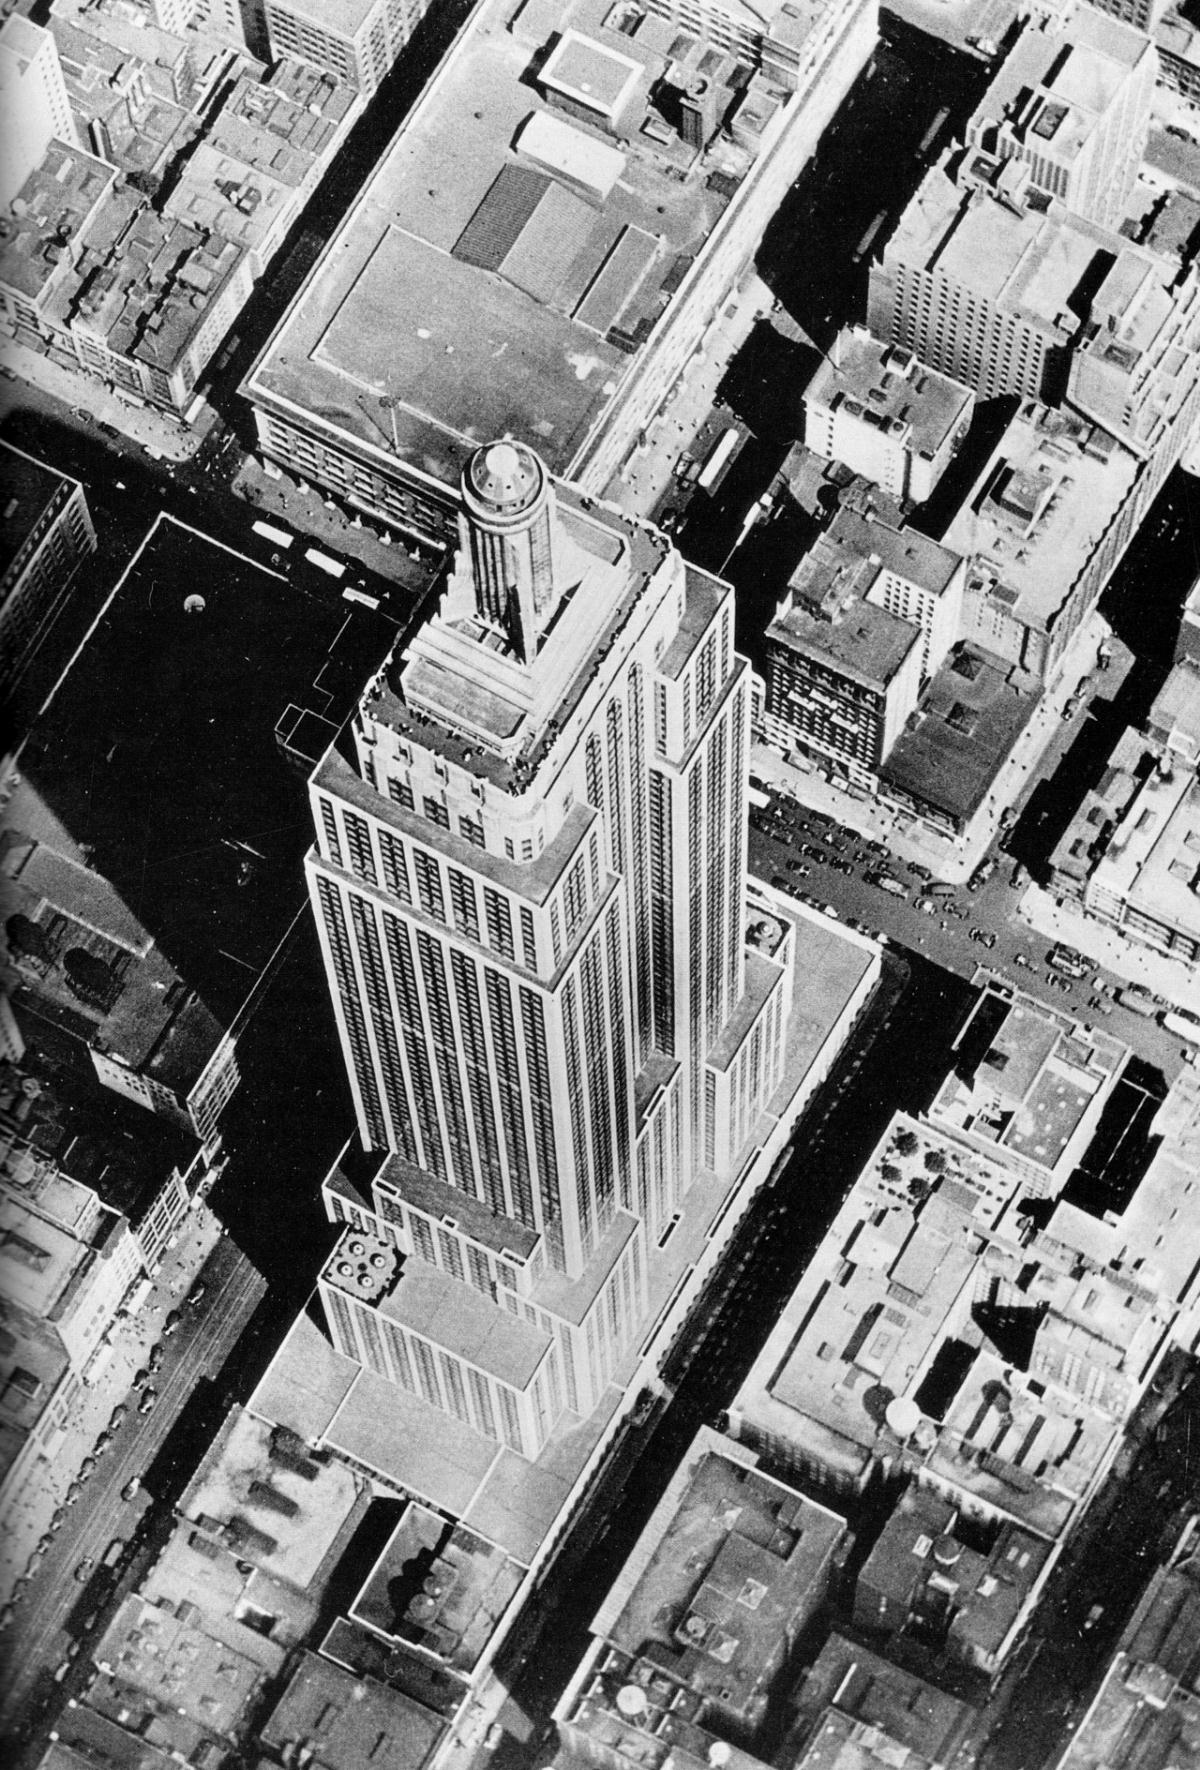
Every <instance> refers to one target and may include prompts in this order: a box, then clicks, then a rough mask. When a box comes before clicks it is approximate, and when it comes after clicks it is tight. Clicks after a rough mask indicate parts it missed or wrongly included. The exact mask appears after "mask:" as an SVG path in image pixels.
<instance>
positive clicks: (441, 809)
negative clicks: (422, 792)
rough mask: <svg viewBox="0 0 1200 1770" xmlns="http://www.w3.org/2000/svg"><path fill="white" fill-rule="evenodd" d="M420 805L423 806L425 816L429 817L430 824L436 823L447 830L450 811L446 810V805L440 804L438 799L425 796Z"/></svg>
mask: <svg viewBox="0 0 1200 1770" xmlns="http://www.w3.org/2000/svg"><path fill="white" fill-rule="evenodd" d="M422 805H423V807H424V811H425V816H426V817H427V818H428V819H429V821H430V823H431V824H437V825H438V826H439V827H440V828H441V829H443V830H448V829H449V828H450V813H449V812H448V811H447V810H446V807H445V806H444V805H443V804H442V802H441V800H440V799H430V798H425V799H424V800H423V801H422Z"/></svg>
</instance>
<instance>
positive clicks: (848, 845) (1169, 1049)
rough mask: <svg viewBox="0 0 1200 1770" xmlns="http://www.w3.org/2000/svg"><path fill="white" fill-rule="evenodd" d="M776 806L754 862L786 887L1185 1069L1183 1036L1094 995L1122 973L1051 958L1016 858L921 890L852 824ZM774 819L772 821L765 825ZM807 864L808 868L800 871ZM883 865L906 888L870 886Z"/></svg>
mask: <svg viewBox="0 0 1200 1770" xmlns="http://www.w3.org/2000/svg"><path fill="white" fill-rule="evenodd" d="M775 804H776V806H777V808H778V812H777V816H776V817H774V818H773V819H771V818H770V814H769V813H755V814H754V816H753V817H752V819H751V827H750V863H751V866H752V868H753V869H754V870H755V871H757V872H758V873H760V874H761V875H762V877H764V878H767V879H770V880H771V881H772V883H774V884H775V885H776V886H778V888H779V889H780V890H784V891H787V892H789V893H791V894H792V895H794V896H796V897H800V898H801V899H803V900H804V901H807V902H810V903H815V904H819V905H821V906H822V907H826V906H830V907H832V908H833V909H834V910H835V911H836V913H837V915H838V916H839V917H840V918H841V919H842V920H843V921H846V922H848V923H850V924H851V925H852V926H859V927H863V928H865V929H866V930H867V931H868V932H869V933H872V934H882V935H884V936H885V937H886V938H887V939H888V940H889V941H890V942H892V943H893V944H894V945H895V946H897V947H900V948H906V949H908V950H909V951H914V952H919V953H920V954H922V956H924V957H927V958H929V959H931V960H932V961H933V962H934V963H935V964H937V965H940V966H942V967H944V968H945V969H946V970H947V971H951V972H954V973H955V974H956V975H958V976H959V977H962V978H968V979H969V978H974V977H975V976H976V975H977V974H979V973H986V972H994V973H997V974H998V975H1001V976H1003V977H1004V978H1006V980H1007V981H1008V982H1009V983H1012V984H1014V985H1015V986H1016V987H1017V988H1019V989H1024V990H1028V991H1029V993H1030V994H1032V995H1034V996H1038V997H1040V998H1041V999H1042V1000H1043V1001H1045V1002H1046V1003H1047V1005H1048V1006H1049V1007H1051V1008H1056V1009H1060V1010H1064V1011H1066V1012H1067V1013H1070V1014H1073V1015H1075V1016H1076V1018H1077V1019H1079V1020H1081V1021H1083V1022H1084V1023H1088V1022H1091V1023H1093V1024H1103V1026H1104V1028H1105V1030H1106V1031H1107V1032H1111V1033H1112V1034H1113V1036H1114V1037H1116V1038H1119V1039H1123V1040H1125V1041H1126V1042H1127V1043H1128V1044H1130V1045H1131V1046H1132V1047H1133V1049H1134V1050H1135V1051H1137V1052H1138V1053H1139V1055H1141V1056H1143V1057H1145V1058H1146V1059H1148V1060H1149V1061H1150V1062H1151V1063H1153V1064H1154V1065H1155V1066H1156V1067H1157V1068H1159V1069H1161V1070H1162V1072H1163V1074H1164V1075H1165V1076H1167V1077H1168V1079H1169V1078H1171V1077H1173V1076H1175V1075H1177V1074H1178V1072H1179V1068H1180V1065H1181V1061H1182V1047H1181V1045H1180V1042H1179V1040H1178V1038H1175V1037H1173V1036H1172V1035H1171V1034H1170V1033H1168V1032H1166V1031H1165V1030H1164V1029H1163V1028H1162V1027H1161V1026H1159V1025H1158V1024H1157V1022H1155V1021H1153V1020H1150V1019H1147V1018H1146V1017H1145V1016H1143V1015H1138V1014H1135V1013H1133V1012H1131V1011H1130V1010H1129V1009H1127V1008H1123V1007H1121V1006H1120V1004H1118V1003H1114V1001H1113V1000H1112V998H1111V997H1110V996H1098V995H1097V993H1096V990H1095V987H1094V984H1095V983H1103V984H1105V985H1106V986H1108V987H1109V988H1113V989H1115V988H1117V987H1119V986H1120V985H1121V984H1122V983H1123V981H1124V979H1122V978H1121V977H1119V976H1117V975H1115V974H1112V973H1106V972H1103V971H1097V973H1096V975H1095V978H1094V980H1093V981H1092V982H1080V981H1073V980H1072V979H1071V978H1069V977H1065V976H1062V975H1061V974H1060V973H1058V972H1056V971H1054V970H1053V969H1052V968H1051V967H1050V966H1048V965H1047V964H1046V963H1045V960H1046V955H1047V953H1048V952H1049V950H1050V945H1051V943H1050V942H1048V941H1047V940H1045V939H1044V938H1041V937H1039V936H1038V935H1037V934H1035V933H1034V932H1033V930H1032V929H1030V928H1029V927H1027V926H1026V924H1025V923H1024V922H1023V921H1022V920H1021V918H1020V916H1019V914H1018V904H1019V902H1020V898H1021V894H1022V891H1023V889H1024V887H1023V885H1014V883H1013V870H1014V868H1015V866H1016V865H1017V862H1015V861H1014V860H1013V859H1012V858H1011V857H1010V856H1001V857H1000V858H999V862H998V864H997V867H996V870H995V872H994V873H993V874H992V876H991V878H990V879H988V880H987V882H986V884H984V885H983V886H981V887H980V888H979V889H978V890H976V891H971V890H969V889H968V888H967V887H966V886H960V887H958V888H956V889H955V890H953V891H944V890H943V891H939V893H938V894H937V895H936V896H933V897H930V896H928V895H923V887H924V881H923V880H922V879H920V878H919V877H918V876H917V875H915V874H914V873H913V872H911V871H910V870H909V869H908V868H906V867H905V865H904V864H903V863H902V862H898V861H895V860H893V859H892V858H891V857H890V856H888V855H887V854H886V853H883V854H880V853H878V852H872V850H871V849H870V848H869V847H868V846H867V845H866V843H865V842H864V841H863V840H862V839H861V838H860V837H858V836H857V835H856V834H855V833H854V832H853V831H850V830H846V829H844V828H842V827H841V826H840V825H837V824H835V823H833V822H832V821H830V820H828V819H826V818H824V817H823V816H822V815H821V814H820V813H818V812H811V811H805V809H804V808H803V807H802V806H798V805H795V804H794V803H792V802H791V801H789V800H786V799H782V798H781V799H779V800H777V801H775ZM769 819H770V824H771V825H773V828H772V827H768V820H769ZM804 867H807V868H808V872H807V873H803V872H802V871H801V868H804ZM847 869H848V870H847ZM878 872H883V873H885V874H886V875H887V876H889V877H890V878H893V879H895V880H896V881H897V882H898V883H899V884H900V885H901V886H902V887H903V889H904V893H905V895H904V896H902V897H901V896H892V895H890V894H889V893H888V892H886V891H883V890H881V889H880V887H879V886H878V885H873V884H871V883H870V882H869V877H868V876H869V875H870V874H872V873H878ZM921 902H924V903H925V904H927V905H931V906H932V908H931V909H930V911H929V913H926V912H925V911H923V910H921V909H919V908H918V907H917V906H918V904H919V903H921ZM973 931H974V932H973ZM980 934H982V935H983V936H984V937H985V939H984V940H980V939H979V938H978V936H979V935H980ZM1101 1014H1103V1015H1104V1019H1103V1021H1101V1020H1100V1016H1101Z"/></svg>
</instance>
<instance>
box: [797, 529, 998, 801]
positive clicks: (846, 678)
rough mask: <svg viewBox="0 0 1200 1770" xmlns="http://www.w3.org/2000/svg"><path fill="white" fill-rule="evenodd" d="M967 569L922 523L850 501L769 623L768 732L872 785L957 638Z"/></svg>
mask: <svg viewBox="0 0 1200 1770" xmlns="http://www.w3.org/2000/svg"><path fill="white" fill-rule="evenodd" d="M965 579H966V569H965V564H964V561H963V560H962V558H961V557H960V556H959V555H958V554H957V553H954V552H953V551H951V550H950V549H949V548H947V547H942V546H939V545H938V543H937V542H936V541H931V540H929V539H928V538H927V537H926V536H924V535H921V534H918V533H917V532H916V530H913V529H900V528H897V527H895V526H894V525H893V524H892V523H891V522H889V521H888V520H887V518H886V517H885V516H883V515H879V514H871V513H864V512H862V511H859V510H851V509H844V510H842V511H840V512H839V513H838V516H837V517H836V518H835V520H834V522H833V524H832V526H831V527H830V528H829V529H828V530H826V531H825V532H824V533H823V534H821V535H819V536H818V538H817V540H816V541H815V542H814V544H813V546H812V547H811V548H810V550H809V552H808V553H807V554H806V555H805V556H804V558H803V559H802V560H801V561H800V564H799V565H798V566H797V568H796V570H795V571H794V572H793V574H792V577H791V579H790V580H789V584H788V592H787V596H786V597H785V598H784V600H783V602H782V603H781V604H780V605H779V607H778V609H777V610H776V613H775V618H774V620H773V621H772V623H771V625H770V626H769V627H768V629H767V636H766V648H767V665H766V674H767V695H766V719H765V721H764V729H765V730H766V732H767V735H768V736H769V737H770V738H771V739H772V741H774V742H776V743H779V744H782V745H784V746H785V747H789V748H793V747H794V748H798V749H804V750H808V751H810V752H811V753H813V754H814V755H817V756H821V757H824V758H827V759H828V760H829V762H830V763H832V764H833V765H834V766H835V767H838V768H839V769H842V770H844V771H845V772H846V773H847V774H848V775H849V776H850V777H851V778H852V779H854V780H856V781H858V782H860V783H862V784H866V785H874V784H875V782H876V781H877V778H878V774H879V770H880V767H881V765H882V764H883V763H884V762H885V760H886V759H887V757H888V756H889V755H890V754H891V751H892V749H893V747H894V746H895V744H896V742H897V740H898V738H899V737H900V734H901V732H902V731H903V730H904V727H905V724H906V722H907V721H908V719H909V716H910V715H911V714H912V712H913V710H914V708H915V707H916V705H917V700H918V697H919V694H920V691H921V687H922V684H923V683H924V682H925V681H926V679H927V678H928V677H929V676H931V675H933V674H934V673H935V672H936V671H937V670H938V669H939V667H940V666H941V663H942V660H943V658H944V657H945V656H946V653H947V652H948V651H949V649H950V646H951V645H952V644H953V642H954V640H955V638H956V636H957V630H958V625H959V621H960V618H961V608H962V597H963V588H964V583H965Z"/></svg>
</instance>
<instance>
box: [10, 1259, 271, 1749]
mask: <svg viewBox="0 0 1200 1770" xmlns="http://www.w3.org/2000/svg"><path fill="white" fill-rule="evenodd" d="M168 1277H169V1274H168ZM202 1277H203V1281H204V1283H205V1285H206V1287H207V1289H206V1292H205V1294H204V1296H203V1299H202V1301H200V1302H198V1303H195V1304H193V1305H191V1306H189V1307H187V1308H186V1309H182V1310H180V1318H181V1319H180V1326H179V1329H178V1331H177V1333H174V1334H171V1335H169V1336H168V1337H166V1338H165V1339H164V1340H163V1341H162V1344H163V1348H164V1357H163V1363H162V1368H161V1370H160V1371H159V1372H157V1373H156V1374H155V1376H154V1378H153V1383H152V1385H151V1386H149V1387H143V1389H142V1391H141V1396H140V1397H139V1395H138V1393H137V1392H134V1393H133V1394H130V1395H129V1396H128V1399H126V1400H122V1392H121V1390H120V1389H119V1388H113V1389H111V1390H106V1391H105V1392H104V1394H103V1395H101V1394H99V1392H97V1401H98V1403H99V1404H100V1405H102V1407H103V1408H105V1409H110V1408H111V1407H112V1406H113V1404H114V1402H116V1403H118V1404H119V1405H120V1407H121V1408H122V1410H123V1411H122V1412H121V1413H120V1414H119V1416H118V1417H117V1419H116V1423H115V1424H114V1425H113V1426H112V1427H111V1430H112V1440H111V1443H110V1444H109V1445H108V1447H107V1449H106V1450H105V1452H104V1454H103V1455H102V1456H101V1457H100V1459H99V1461H98V1463H97V1466H96V1469H95V1472H94V1473H93V1474H92V1475H90V1477H89V1478H88V1481H87V1484H86V1489H85V1493H84V1496H83V1497H82V1498H81V1499H80V1502H79V1504H78V1505H77V1506H73V1507H71V1508H70V1509H68V1510H67V1512H66V1517H65V1519H64V1520H63V1522H62V1523H61V1524H60V1525H59V1526H58V1527H57V1528H56V1529H55V1530H54V1533H53V1541H52V1543H51V1546H50V1548H49V1549H48V1550H47V1552H46V1554H45V1556H44V1557H43V1558H42V1561H41V1563H40V1565H39V1567H38V1570H37V1573H36V1575H35V1577H34V1580H33V1582H32V1584H31V1585H30V1586H29V1588H28V1590H27V1592H26V1594H25V1596H24V1597H23V1598H22V1600H21V1601H20V1602H19V1604H18V1606H17V1608H16V1614H15V1617H14V1621H13V1625H12V1628H11V1629H10V1631H9V1632H8V1634H7V1636H6V1638H5V1642H4V1647H5V1650H6V1658H7V1661H8V1663H7V1667H6V1678H5V1688H4V1695H3V1698H2V1699H0V1726H2V1727H3V1729H4V1734H5V1736H7V1737H8V1738H9V1740H10V1741H11V1740H13V1739H16V1740H23V1739H24V1738H25V1737H26V1734H27V1731H28V1728H29V1725H30V1723H31V1721H32V1719H33V1718H34V1715H36V1711H37V1709H38V1708H39V1707H40V1706H41V1705H42V1704H43V1703H44V1702H45V1701H47V1700H49V1698H50V1697H51V1696H52V1695H55V1696H57V1694H58V1690H57V1685H56V1684H55V1682H54V1680H53V1677H52V1673H53V1670H54V1668H55V1666H56V1665H57V1664H58V1663H59V1662H60V1661H61V1660H62V1658H63V1656H64V1654H65V1653H66V1652H67V1649H68V1647H69V1645H70V1642H71V1640H72V1639H77V1638H85V1637H88V1636H91V1635H92V1634H93V1633H94V1632H95V1631H96V1630H97V1629H98V1628H99V1627H100V1626H101V1624H102V1622H103V1620H104V1617H105V1616H106V1615H107V1613H108V1612H109V1611H110V1610H111V1609H112V1608H113V1605H114V1602H115V1600H116V1598H117V1597H118V1595H119V1592H120V1590H121V1582H120V1581H119V1580H118V1579H114V1578H113V1576H112V1574H111V1573H110V1572H109V1570H107V1569H106V1568H104V1566H103V1559H104V1555H105V1552H106V1551H107V1550H108V1548H109V1545H110V1543H111V1542H113V1541H114V1540H115V1539H118V1538H119V1539H121V1540H122V1541H124V1542H126V1543H128V1542H130V1541H131V1540H132V1539H133V1537H134V1536H135V1534H136V1533H137V1531H138V1530H139V1529H140V1528H143V1527H144V1523H145V1521H146V1518H147V1503H146V1494H145V1493H143V1492H141V1491H140V1484H141V1483H142V1482H143V1480H144V1479H146V1478H147V1476H148V1471H149V1470H150V1469H151V1466H152V1464H153V1462H154V1459H155V1457H156V1456H157V1455H158V1453H159V1451H160V1449H161V1447H162V1445H163V1444H164V1442H165V1441H166V1439H167V1438H168V1435H169V1434H170V1433H171V1431H172V1429H173V1428H174V1426H175V1425H176V1422H177V1421H178V1420H179V1419H180V1417H181V1416H182V1415H183V1414H184V1412H185V1410H186V1409H187V1408H188V1407H189V1405H191V1404H193V1402H194V1397H195V1392H196V1387H197V1384H198V1383H199V1382H200V1381H201V1380H202V1379H203V1378H205V1377H211V1376H212V1375H213V1374H214V1373H215V1372H218V1371H220V1370H221V1368H222V1367H223V1365H224V1364H225V1362H226V1360H227V1359H229V1358H230V1356H231V1354H233V1352H234V1350H235V1348H236V1347H237V1345H238V1343H239V1341H240V1339H241V1337H242V1334H243V1332H244V1331H245V1329H246V1326H247V1324H248V1323H249V1321H250V1319H251V1317H252V1316H253V1315H254V1313H255V1311H256V1310H257V1309H258V1307H259V1305H260V1303H261V1302H262V1299H263V1295H264V1292H265V1289H266V1286H265V1283H264V1281H263V1279H262V1277H261V1275H260V1274H259V1273H258V1272H257V1271H256V1270H255V1268H254V1267H253V1266H252V1265H251V1264H250V1262H249V1261H248V1260H247V1259H246V1258H245V1256H244V1255H243V1254H241V1253H240V1251H239V1250H238V1249H237V1248H236V1247H235V1246H234V1245H233V1243H232V1242H230V1241H228V1240H219V1241H218V1244H217V1246H216V1248H215V1249H214V1251H213V1253H212V1255H211V1256H210V1258H209V1260H208V1262H207V1264H206V1265H205V1267H204V1268H203V1272H202ZM176 1286H177V1288H176V1291H174V1292H173V1291H172V1290H171V1289H170V1288H169V1285H165V1286H164V1287H163V1292H162V1295H161V1296H160V1298H159V1301H158V1304H157V1311H156V1313H155V1312H154V1306H153V1305H151V1306H150V1313H152V1314H153V1315H154V1319H155V1321H156V1325H157V1328H158V1330H159V1332H160V1333H161V1329H162V1324H163V1320H164V1318H165V1317H166V1315H167V1314H168V1313H169V1312H170V1310H171V1309H172V1308H175V1307H177V1306H178V1304H179V1303H180V1301H181V1299H182V1297H183V1295H184V1293H185V1292H186V1291H187V1288H188V1286H187V1284H185V1283H184V1282H183V1280H182V1274H181V1275H179V1277H178V1278H177V1280H176ZM150 1388H152V1390H153V1394H154V1400H153V1405H152V1406H150V1407H148V1408H147V1409H146V1411H145V1412H143V1411H141V1407H140V1406H139V1400H144V1398H145V1396H146V1394H147V1393H149V1392H150ZM135 1476H136V1477H137V1478H138V1481H139V1492H138V1494H137V1495H136V1496H134V1497H133V1498H132V1499H128V1500H127V1499H125V1498H124V1497H123V1495H124V1493H125V1492H126V1490H127V1488H128V1485H129V1483H130V1481H131V1479H132V1478H133V1477H135ZM148 1489H149V1497H150V1499H151V1502H155V1501H157V1500H158V1499H159V1498H160V1495H159V1493H158V1484H157V1482H154V1481H153V1480H152V1479H151V1480H149V1481H148ZM161 1497H163V1499H164V1501H165V1498H166V1496H165V1495H164V1496H161ZM124 1559H125V1557H124V1556H123V1557H122V1560H124ZM88 1563H91V1564H92V1567H91V1568H90V1569H89V1570H88V1573H87V1575H86V1577H85V1578H84V1579H83V1580H80V1579H78V1578H77V1577H76V1569H78V1568H80V1567H85V1568H87V1565H88ZM31 1697H32V1702H33V1713H32V1714H31V1713H29V1712H25V1713H23V1712H22V1711H24V1710H25V1709H26V1705H27V1704H28V1703H29V1701H30V1698H31Z"/></svg>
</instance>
